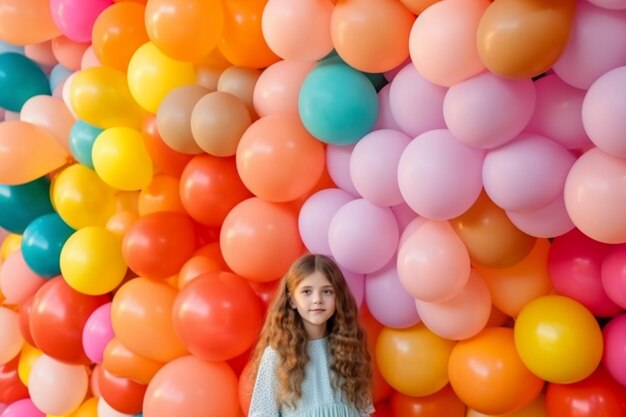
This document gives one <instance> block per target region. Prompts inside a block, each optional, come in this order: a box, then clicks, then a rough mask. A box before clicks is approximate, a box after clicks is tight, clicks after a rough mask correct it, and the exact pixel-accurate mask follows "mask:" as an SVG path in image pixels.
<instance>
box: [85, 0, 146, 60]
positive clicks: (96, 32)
mask: <svg viewBox="0 0 626 417" xmlns="http://www.w3.org/2000/svg"><path fill="white" fill-rule="evenodd" d="M145 10H146V6H145V5H144V4H141V3H137V2H130V1H128V2H123V3H118V4H114V5H112V6H110V7H107V8H106V9H104V10H103V11H102V13H100V14H99V15H98V17H97V19H96V21H95V23H94V25H93V31H92V35H91V40H92V45H93V50H94V52H95V54H96V56H97V57H98V60H99V61H100V62H101V63H102V65H106V66H109V67H113V68H116V69H118V70H121V71H126V69H127V68H128V62H130V58H131V57H132V56H133V54H134V53H135V51H136V50H137V48H139V47H140V46H141V45H143V44H144V43H146V42H148V33H147V32H146V26H145V24H144V13H145Z"/></svg>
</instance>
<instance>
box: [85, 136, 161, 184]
mask: <svg viewBox="0 0 626 417" xmlns="http://www.w3.org/2000/svg"><path fill="white" fill-rule="evenodd" d="M91 155H92V158H93V165H94V167H95V169H96V173H98V176H99V177H100V178H101V179H102V180H103V181H104V182H105V183H107V184H108V185H110V186H111V187H113V188H116V189H118V190H124V191H135V190H140V189H142V188H145V187H147V186H148V185H149V184H150V182H151V181H152V174H153V166H152V159H151V158H150V154H149V152H148V149H147V148H146V145H145V143H144V141H143V136H142V135H141V132H139V131H138V130H136V129H131V128H128V127H113V128H110V129H107V130H105V131H103V132H102V133H100V135H98V137H97V138H96V140H95V142H94V144H93V148H92V151H91Z"/></svg>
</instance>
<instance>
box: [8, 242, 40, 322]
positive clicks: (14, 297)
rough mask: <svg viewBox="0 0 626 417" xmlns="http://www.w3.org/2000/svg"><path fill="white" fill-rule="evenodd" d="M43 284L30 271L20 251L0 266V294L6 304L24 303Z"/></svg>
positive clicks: (38, 277)
mask: <svg viewBox="0 0 626 417" xmlns="http://www.w3.org/2000/svg"><path fill="white" fill-rule="evenodd" d="M45 282H46V280H45V279H44V278H43V277H41V276H39V275H37V274H36V273H35V272H33V271H32V269H30V267H29V266H28V264H27V263H26V261H25V260H24V256H23V254H22V251H21V249H18V250H16V251H15V252H13V253H11V254H10V255H9V256H7V258H6V259H5V260H4V262H2V264H1V265H0V293H1V294H2V296H3V297H4V300H3V302H5V303H7V304H14V305H17V304H22V303H24V302H26V300H28V298H30V297H31V296H32V295H34V294H35V293H36V292H37V290H38V289H39V288H40V287H41V286H42V285H43V284H44V283H45ZM21 309H22V307H20V310H21Z"/></svg>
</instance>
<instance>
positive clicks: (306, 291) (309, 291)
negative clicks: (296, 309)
mask: <svg viewBox="0 0 626 417" xmlns="http://www.w3.org/2000/svg"><path fill="white" fill-rule="evenodd" d="M310 293H311V290H302V294H307V295H308V294H310Z"/></svg>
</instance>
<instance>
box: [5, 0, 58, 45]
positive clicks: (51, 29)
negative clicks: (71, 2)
mask: <svg viewBox="0 0 626 417" xmlns="http://www.w3.org/2000/svg"><path fill="white" fill-rule="evenodd" d="M60 34H61V29H59V28H58V27H57V25H56V23H55V22H54V20H53V19H52V14H51V13H50V0H20V1H15V0H2V1H0V39H2V40H3V41H4V42H8V43H10V44H13V45H31V44H33V43H40V42H44V41H47V40H50V39H52V38H54V37H55V36H58V35H60Z"/></svg>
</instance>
